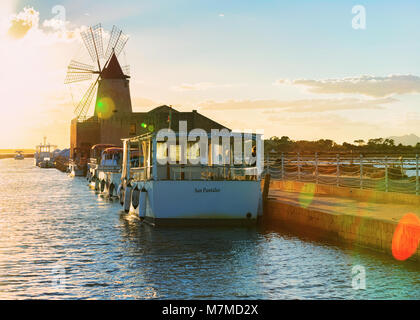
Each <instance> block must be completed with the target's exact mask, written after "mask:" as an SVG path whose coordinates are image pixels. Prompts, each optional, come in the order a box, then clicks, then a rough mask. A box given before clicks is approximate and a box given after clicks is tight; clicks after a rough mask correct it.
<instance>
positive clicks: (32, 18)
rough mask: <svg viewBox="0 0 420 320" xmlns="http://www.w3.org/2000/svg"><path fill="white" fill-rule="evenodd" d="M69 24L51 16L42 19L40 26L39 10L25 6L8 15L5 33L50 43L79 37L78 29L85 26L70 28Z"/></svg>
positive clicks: (80, 29)
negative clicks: (47, 18)
mask: <svg viewBox="0 0 420 320" xmlns="http://www.w3.org/2000/svg"><path fill="white" fill-rule="evenodd" d="M69 25H70V24H69V22H68V21H63V20H59V19H54V18H53V19H50V20H44V21H43V23H42V26H41V25H40V19H39V12H38V11H36V10H35V9H34V8H32V7H25V8H23V10H22V11H20V12H19V13H17V14H16V13H15V14H12V15H10V17H9V23H8V26H7V28H8V29H7V35H8V36H9V37H10V38H12V39H25V40H28V39H30V40H33V41H36V42H37V43H38V44H52V43H55V42H62V41H69V40H70V41H72V40H74V39H76V38H79V34H80V31H82V30H84V29H85V28H86V27H84V26H82V27H80V28H70V27H69Z"/></svg>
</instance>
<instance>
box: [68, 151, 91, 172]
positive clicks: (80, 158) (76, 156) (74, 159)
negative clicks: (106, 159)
mask: <svg viewBox="0 0 420 320" xmlns="http://www.w3.org/2000/svg"><path fill="white" fill-rule="evenodd" d="M87 162H88V150H87V149H85V148H74V150H73V154H72V155H71V157H70V159H69V172H70V176H72V177H84V176H86V172H87Z"/></svg>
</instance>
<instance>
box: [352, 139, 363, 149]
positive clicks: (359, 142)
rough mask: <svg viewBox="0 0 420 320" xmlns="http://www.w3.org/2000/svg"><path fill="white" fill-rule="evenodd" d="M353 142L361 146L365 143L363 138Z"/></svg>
mask: <svg viewBox="0 0 420 320" xmlns="http://www.w3.org/2000/svg"><path fill="white" fill-rule="evenodd" d="M353 142H354V143H357V145H358V146H359V147H361V146H363V145H364V144H365V140H363V139H358V140H354V141H353Z"/></svg>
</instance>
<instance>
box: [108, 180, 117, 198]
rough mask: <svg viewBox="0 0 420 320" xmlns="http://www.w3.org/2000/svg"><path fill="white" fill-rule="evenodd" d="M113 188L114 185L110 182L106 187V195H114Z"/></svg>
mask: <svg viewBox="0 0 420 320" xmlns="http://www.w3.org/2000/svg"><path fill="white" fill-rule="evenodd" d="M114 190H115V185H114V184H113V183H111V184H110V185H109V188H108V195H109V197H113V196H114Z"/></svg>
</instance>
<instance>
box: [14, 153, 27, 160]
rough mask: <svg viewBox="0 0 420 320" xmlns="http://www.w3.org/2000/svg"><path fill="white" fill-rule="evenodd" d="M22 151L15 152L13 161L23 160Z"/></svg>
mask: <svg viewBox="0 0 420 320" xmlns="http://www.w3.org/2000/svg"><path fill="white" fill-rule="evenodd" d="M22 152H23V151H16V155H15V160H23V159H25V157H24V156H23V154H22Z"/></svg>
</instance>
